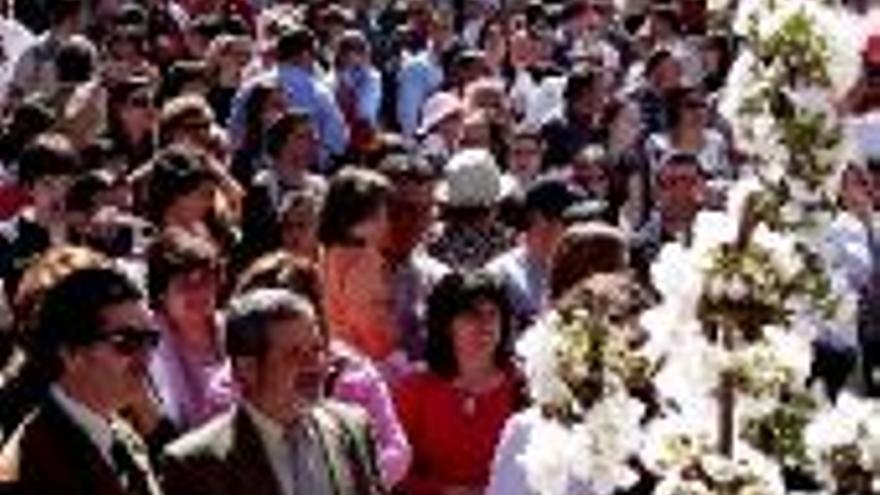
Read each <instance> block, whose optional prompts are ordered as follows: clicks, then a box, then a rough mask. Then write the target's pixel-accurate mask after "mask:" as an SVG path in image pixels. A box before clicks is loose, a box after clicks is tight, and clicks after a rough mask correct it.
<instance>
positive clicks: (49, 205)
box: [31, 175, 73, 216]
mask: <svg viewBox="0 0 880 495" xmlns="http://www.w3.org/2000/svg"><path fill="white" fill-rule="evenodd" d="M72 182H73V178H72V177H71V176H68V175H48V176H45V177H40V178H39V179H37V180H36V182H34V184H33V186H32V187H31V195H32V197H33V201H34V206H35V207H36V209H37V210H38V211H41V212H44V213H47V214H49V215H51V216H57V215H60V214H62V213H64V211H65V207H64V200H65V197H66V196H67V191H68V189H70V185H71V183H72Z"/></svg>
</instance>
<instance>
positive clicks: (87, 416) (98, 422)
mask: <svg viewBox="0 0 880 495" xmlns="http://www.w3.org/2000/svg"><path fill="white" fill-rule="evenodd" d="M49 394H50V395H51V396H52V399H54V400H55V402H56V403H58V405H59V406H60V407H61V410H62V411H64V413H65V414H67V416H68V417H69V418H70V419H71V420H73V422H74V424H76V426H77V427H79V428H80V429H81V430H82V431H83V432H85V434H86V436H88V437H89V440H91V442H92V443H93V444H94V445H95V447H97V448H98V451H100V452H101V455H102V456H103V457H104V460H105V461H107V464H109V465H111V466H112V465H113V458H112V457H111V455H110V449H111V448H112V446H113V430H112V429H111V426H110V422H109V421H108V420H107V419H105V418H103V417H101V416H100V415H98V414H97V413H95V412H94V411H92V410H91V409H89V408H88V406H86V405H85V404H83V403H81V402H79V401H78V400H76V399H74V398H73V397H71V396H70V395H69V394H67V392H65V391H64V389H62V388H61V387H60V386H58V385H52V387H51V388H50V389H49Z"/></svg>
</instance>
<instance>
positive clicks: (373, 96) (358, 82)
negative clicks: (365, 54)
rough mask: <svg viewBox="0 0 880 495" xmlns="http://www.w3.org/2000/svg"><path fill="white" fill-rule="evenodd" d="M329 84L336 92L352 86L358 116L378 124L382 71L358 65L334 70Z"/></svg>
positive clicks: (370, 122) (372, 123) (371, 123)
mask: <svg viewBox="0 0 880 495" xmlns="http://www.w3.org/2000/svg"><path fill="white" fill-rule="evenodd" d="M328 85H329V86H330V87H331V88H333V89H334V91H335V92H336V93H339V91H340V90H341V89H343V88H351V89H352V90H353V91H354V93H355V97H356V101H355V110H356V111H357V115H356V116H357V118H359V119H361V120H364V121H365V122H368V123H369V124H370V125H377V124H378V122H379V109H380V107H381V105H382V73H381V72H379V71H378V70H376V68H375V67H372V66H356V67H350V68H348V69H345V70H343V71H341V72H334V73H333V74H331V75H330V77H329V78H328Z"/></svg>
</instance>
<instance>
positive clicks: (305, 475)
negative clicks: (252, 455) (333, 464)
mask: <svg viewBox="0 0 880 495" xmlns="http://www.w3.org/2000/svg"><path fill="white" fill-rule="evenodd" d="M244 407H245V410H246V411H247V414H248V415H249V416H250V418H251V420H253V423H254V426H255V427H256V429H257V432H258V434H259V435H260V439H261V440H262V442H263V445H264V446H265V448H266V453H267V455H268V457H269V464H270V465H271V466H272V471H274V473H275V479H277V480H278V484H279V486H280V488H281V493H283V494H285V495H294V494H301V493H308V494H312V495H323V494H330V493H333V483H332V480H330V478H329V476H328V475H329V472H330V471H329V467H328V466H327V462H326V459H325V455H326V454H325V452H324V450H325V446H324V445H323V443H322V441H321V438H320V435H319V433H318V432H317V431H315V426H314V425H315V422H314V420H313V418H312V417H311V415H310V414H306V415H304V416H303V417H302V418H301V420H300V421H299V422H298V424H297V427H296V428H295V430H294V431H292V432H291V431H288V430H285V428H284V427H283V426H281V425H280V424H278V422H276V421H275V420H273V419H272V418H270V417H268V416H267V415H266V414H264V413H262V412H261V411H260V410H259V409H257V408H256V407H254V406H253V405H252V404H249V403H247V402H245V405H244Z"/></svg>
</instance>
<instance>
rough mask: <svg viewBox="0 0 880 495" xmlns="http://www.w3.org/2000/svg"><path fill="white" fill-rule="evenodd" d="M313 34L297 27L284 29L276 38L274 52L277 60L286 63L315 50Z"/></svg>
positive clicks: (305, 28) (303, 27) (301, 27)
mask: <svg viewBox="0 0 880 495" xmlns="http://www.w3.org/2000/svg"><path fill="white" fill-rule="evenodd" d="M315 39H316V38H315V33H313V32H312V30H311V29H309V28H307V27H305V26H303V25H299V26H294V27H291V28H289V29H285V30H284V31H283V32H282V33H281V35H280V36H279V37H278V42H277V44H276V52H277V55H276V56H277V57H278V60H280V61H282V62H287V61H290V60H293V59H295V58H297V57H299V56H301V55H303V54H304V53H308V52H311V51H313V50H314V49H315Z"/></svg>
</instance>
